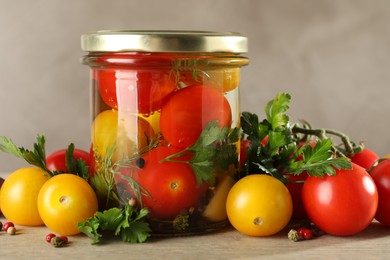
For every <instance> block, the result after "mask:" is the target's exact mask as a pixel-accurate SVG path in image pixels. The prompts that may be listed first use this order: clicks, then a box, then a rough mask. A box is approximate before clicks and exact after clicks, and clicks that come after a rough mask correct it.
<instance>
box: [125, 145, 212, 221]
mask: <svg viewBox="0 0 390 260" xmlns="http://www.w3.org/2000/svg"><path fill="white" fill-rule="evenodd" d="M179 151H180V150H179V149H177V148H174V147H164V146H161V147H157V148H154V149H152V150H150V151H149V152H147V153H145V154H144V155H143V156H142V158H143V159H144V164H143V165H141V166H143V167H140V168H139V169H138V170H137V172H136V173H133V174H132V175H133V176H132V178H133V179H134V180H135V181H136V182H137V183H138V184H139V185H140V186H141V187H142V189H145V190H146V191H147V193H149V196H148V195H147V194H145V192H143V193H142V196H141V198H142V204H143V206H145V207H147V208H149V209H150V211H151V215H150V216H151V217H153V218H158V219H173V218H175V217H176V216H177V215H179V214H180V213H181V212H185V211H186V210H189V209H190V208H197V207H198V204H199V201H200V198H201V197H202V196H203V195H204V193H205V191H206V188H207V185H198V184H197V182H196V178H195V174H194V172H193V170H192V168H191V166H190V165H188V164H187V163H181V162H161V160H163V159H164V158H166V157H167V156H169V155H172V154H174V153H177V152H179ZM176 159H178V160H183V159H187V160H188V159H189V158H176ZM123 170H126V169H125V168H123V169H121V172H122V173H123V174H124V175H126V173H124V171H123Z"/></svg>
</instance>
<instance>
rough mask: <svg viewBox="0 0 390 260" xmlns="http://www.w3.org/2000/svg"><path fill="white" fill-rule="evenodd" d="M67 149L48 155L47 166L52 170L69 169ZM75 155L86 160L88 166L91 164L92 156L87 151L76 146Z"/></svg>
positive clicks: (64, 170)
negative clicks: (67, 165)
mask: <svg viewBox="0 0 390 260" xmlns="http://www.w3.org/2000/svg"><path fill="white" fill-rule="evenodd" d="M66 150H67V149H61V150H58V151H56V152H53V153H51V154H49V155H48V156H47V157H46V166H47V168H48V169H49V170H50V171H63V172H67V171H68V170H67V168H66ZM73 156H74V157H75V158H76V159H82V160H84V162H85V164H86V165H87V166H89V165H90V160H91V157H90V154H89V153H88V152H87V151H84V150H81V149H77V148H75V149H74V151H73Z"/></svg>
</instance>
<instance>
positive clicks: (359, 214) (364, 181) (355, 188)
mask: <svg viewBox="0 0 390 260" xmlns="http://www.w3.org/2000/svg"><path fill="white" fill-rule="evenodd" d="M302 200H303V205H304V207H305V210H306V212H307V214H308V216H309V218H310V219H311V220H312V221H313V223H314V224H315V225H317V226H318V228H319V229H321V230H323V231H324V232H326V233H329V234H332V235H339V236H348V235H353V234H356V233H358V232H360V231H362V230H363V229H365V228H366V227H367V226H368V225H369V224H370V223H371V221H372V220H373V218H374V216H375V212H376V210H377V206H378V191H377V189H376V186H375V183H374V181H373V179H372V178H371V176H370V175H369V174H368V173H367V171H366V170H365V169H364V168H362V167H360V166H358V165H357V164H354V163H352V169H351V170H337V171H336V174H335V175H333V176H329V175H325V176H324V177H323V178H320V177H315V176H309V177H308V178H307V179H306V181H305V184H304V185H303V190H302Z"/></svg>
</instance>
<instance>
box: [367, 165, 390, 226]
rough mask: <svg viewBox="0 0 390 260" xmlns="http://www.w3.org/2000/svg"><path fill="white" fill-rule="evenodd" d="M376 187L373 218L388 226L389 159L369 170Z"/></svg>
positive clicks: (389, 217) (389, 202)
mask: <svg viewBox="0 0 390 260" xmlns="http://www.w3.org/2000/svg"><path fill="white" fill-rule="evenodd" d="M370 174H371V177H372V179H373V180H374V182H375V184H376V187H377V189H378V196H379V202H378V209H377V211H376V214H375V219H376V220H378V222H380V223H382V224H384V225H387V226H390V199H389V198H390V159H387V160H384V161H382V162H380V163H379V164H378V165H377V166H375V167H374V168H373V169H372V170H371V172H370Z"/></svg>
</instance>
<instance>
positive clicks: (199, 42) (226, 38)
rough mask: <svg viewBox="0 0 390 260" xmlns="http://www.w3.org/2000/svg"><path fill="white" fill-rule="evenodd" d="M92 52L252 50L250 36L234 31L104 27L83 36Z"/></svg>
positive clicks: (82, 42) (235, 51) (84, 48)
mask: <svg viewBox="0 0 390 260" xmlns="http://www.w3.org/2000/svg"><path fill="white" fill-rule="evenodd" d="M81 48H82V50H84V51H88V52H126V51H139V52H206V53H208V52H210V53H211V52H228V53H237V54H238V53H246V52H248V40H247V38H246V37H244V36H242V35H240V34H238V33H233V32H211V31H129V30H116V31H115V30H103V31H96V32H89V33H86V34H83V35H82V36H81Z"/></svg>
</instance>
